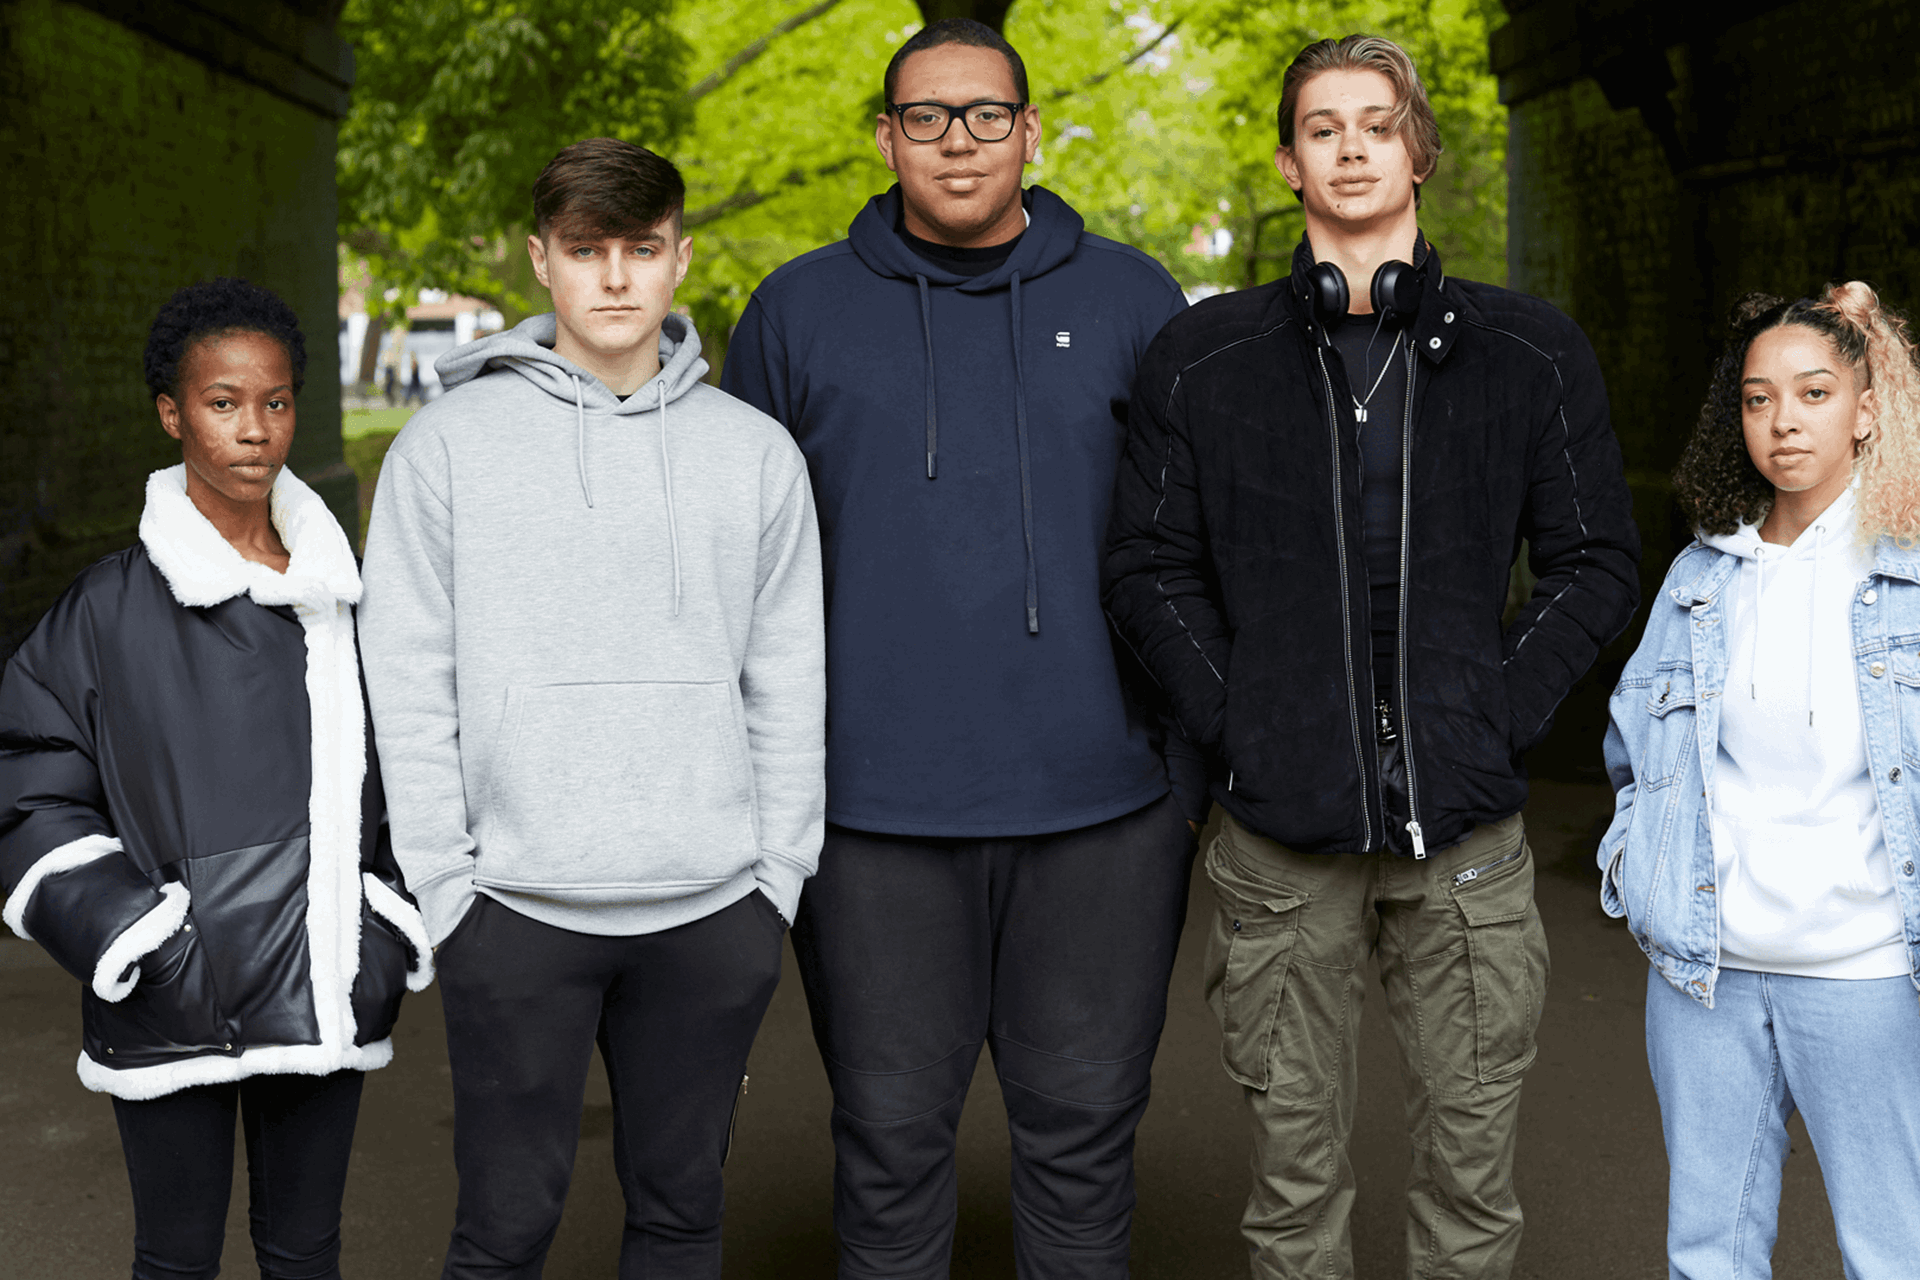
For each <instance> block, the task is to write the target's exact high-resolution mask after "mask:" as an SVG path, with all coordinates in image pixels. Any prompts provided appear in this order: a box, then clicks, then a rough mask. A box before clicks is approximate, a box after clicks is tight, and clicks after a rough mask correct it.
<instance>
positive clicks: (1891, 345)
mask: <svg viewBox="0 0 1920 1280" xmlns="http://www.w3.org/2000/svg"><path fill="white" fill-rule="evenodd" d="M1729 320H1730V321H1731V326H1732V331H1731V332H1730V333H1729V334H1728V336H1727V342H1726V345H1725V346H1724V347H1723V348H1722V349H1721V352H1720V358H1719V359H1718V360H1717V361H1716V362H1715V364H1714V371H1713V380H1712V383H1711V384H1710V385H1709V387H1708V389H1707V399H1706V403H1704V404H1703V405H1701V407H1700V418H1699V421H1698V422H1697V423H1696V424H1695V426H1694V429H1693V435H1692V436H1691V437H1690V438H1689V439H1688V441H1687V447H1686V450H1685V452H1683V453H1682V454H1681V456H1680V464H1679V466H1677V467H1675V468H1674V473H1673V492H1674V497H1675V498H1676V499H1677V500H1678V501H1679V503H1680V505H1681V507H1682V508H1684V509H1685V511H1686V513H1687V516H1688V517H1689V518H1690V519H1691V520H1692V522H1693V524H1694V527H1695V528H1697V529H1699V530H1701V531H1702V532H1704V533H1732V532H1733V531H1734V530H1735V529H1736V528H1737V527H1738V526H1739V525H1740V524H1741V523H1742V522H1745V523H1748V524H1758V523H1760V521H1761V520H1763V519H1764V518H1765V517H1766V514H1767V509H1768V508H1769V507H1771V506H1772V505H1773V486H1772V485H1770V484H1768V483H1767V481H1766V479H1765V478H1764V477H1763V476H1761V474H1760V470H1759V468H1758V467H1756V466H1754V464H1753V459H1752V458H1751V457H1750V456H1749V455H1748V453H1747V445H1746V437H1745V434H1744V432H1743V430H1742V426H1741V416H1740V391H1741V386H1740V384H1741V379H1742V377H1743V376H1744V373H1745V369H1746V359H1747V350H1748V348H1750V347H1751V346H1752V345H1753V340H1754V339H1755V338H1757V337H1759V336H1760V335H1761V334H1763V333H1765V332H1767V331H1768V330H1769V329H1778V328H1780V327H1782V326H1784V325H1790V324H1796V325H1800V326H1802V327H1804V328H1808V329H1812V330H1813V331H1814V332H1816V333H1818V334H1820V335H1822V336H1823V337H1825V338H1826V339H1827V340H1828V342H1830V343H1831V344H1832V346H1833V350H1834V354H1835V355H1837V356H1839V357H1840V359H1841V360H1842V361H1843V362H1844V363H1845V364H1846V365H1847V367H1848V368H1850V369H1852V370H1853V371H1854V375H1855V377H1856V378H1858V379H1859V381H1860V385H1861V387H1862V388H1863V389H1865V388H1871V389H1872V390H1873V396H1874V423H1873V429H1872V431H1871V433H1870V434H1869V435H1868V436H1867V438H1866V439H1865V440H1864V441H1862V442H1861V444H1860V447H1859V449H1858V451H1857V452H1856V454H1855V456H1854V460H1853V474H1854V479H1855V482H1856V483H1857V485H1858V495H1859V496H1858V508H1857V509H1858V512H1859V520H1860V532H1861V535H1862V536H1863V537H1866V538H1874V537H1879V536H1882V535H1884V536H1886V537H1890V538H1893V539H1895V540H1897V541H1898V542H1900V543H1901V544H1902V545H1907V546H1911V545H1913V544H1914V543H1916V542H1920V364H1916V356H1915V348H1914V343H1913V341H1912V339H1911V338H1910V337H1909V336H1908V333H1907V322H1906V319H1905V318H1904V317H1903V316H1901V315H1900V313H1898V312H1897V311H1894V310H1893V309H1892V308H1890V307H1887V306H1885V305H1884V304H1882V303H1881V301H1880V298H1879V296H1878V295H1877V294H1875V293H1874V291H1873V289H1872V287H1871V286H1869V285H1867V284H1865V283H1864V282H1862V281H1859V280H1849V281H1848V282H1846V283H1845V284H1834V285H1829V286H1827V288H1826V289H1825V290H1823V291H1822V293H1821V296H1820V297H1819V298H1818V299H1814V298H1801V299H1800V300H1798V301H1796V302H1787V301H1785V300H1784V299H1781V298H1776V297H1771V296H1769V295H1767V294H1760V293H1751V294H1748V295H1747V296H1746V297H1744V298H1742V299H1740V301H1739V302H1737V303H1735V304H1734V307H1733V312H1732V315H1731V316H1730V317H1729Z"/></svg>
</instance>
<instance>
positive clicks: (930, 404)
mask: <svg viewBox="0 0 1920 1280" xmlns="http://www.w3.org/2000/svg"><path fill="white" fill-rule="evenodd" d="M914 279H915V280H917V281H919V283H920V331H921V332H922V333H923V334H925V335H926V338H927V479H929V480H931V479H933V476H934V470H935V467H934V459H935V458H936V457H937V456H938V455H939V452H940V415H939V414H938V413H937V412H936V411H935V409H934V401H933V295H932V293H931V292H930V291H929V290H928V288H927V278H926V277H925V276H919V275H917V276H915V277H914Z"/></svg>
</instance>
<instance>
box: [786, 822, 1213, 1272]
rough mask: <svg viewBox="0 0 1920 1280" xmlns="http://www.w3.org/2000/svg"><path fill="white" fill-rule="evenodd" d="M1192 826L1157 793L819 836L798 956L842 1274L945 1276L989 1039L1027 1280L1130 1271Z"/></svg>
mask: <svg viewBox="0 0 1920 1280" xmlns="http://www.w3.org/2000/svg"><path fill="white" fill-rule="evenodd" d="M1193 844H1194V841H1193V835H1192V833H1191V832H1190V831H1189V829H1188V827H1187V824H1186V822H1185V821H1184V820H1183V819H1182V818H1181V816H1180V813H1179V809H1178V807H1177V806H1176V805H1175V804H1174V803H1173V801H1172V799H1171V798H1168V799H1164V800H1160V801H1157V802H1156V803H1154V804H1151V805H1148V806H1147V807H1146V808H1144V809H1141V810H1139V811H1138V812H1135V813H1131V814H1128V815H1126V816H1125V817H1121V818H1116V819H1114V820H1112V821H1110V822H1103V823H1100V824H1099V825H1097V826H1092V827H1084V828H1081V829H1079V830H1075V831H1063V832H1059V833H1057V834H1053V835H1044V836H1030V837H1023V838H1018V839H995V840H945V839H928V838H920V837H907V836H883V835H872V834H867V833H863V832H858V831H849V830H845V829H843V828H838V827H829V828H828V829H827V840H826V847H825V849H824V850H823V851H822V853H821V857H820V870H819V873H818V874H816V875H815V876H814V878H813V879H812V880H810V881H809V882H808V883H807V889H806V893H805V894H804V895H803V896H802V898H801V903H800V918H799V919H798V920H797V921H796V922H795V925H794V948H795V951H796V952H797V954H798V956H799V961H800V976H801V980H802V981H803V982H804V983H805V985H806V991H807V1001H808V1004H809V1005H810V1006H811V1008H812V1011H813V1029H814V1037H815V1039H816V1040H817V1041H818V1043H819V1046H820V1054H821V1057H822V1058H823V1059H824V1060H825V1062H826V1067H827V1075H828V1078H829V1079H830V1080H831V1082H832V1084H833V1095H834V1109H833V1142H834V1154H835V1157H836V1159H835V1165H834V1197H833V1201H834V1203H833V1216H834V1225H835V1227H836V1228H838V1230H839V1233H840V1275H841V1276H842V1277H847V1278H848V1280H852V1278H854V1277H858V1278H859V1280H869V1278H872V1277H885V1278H886V1280H925V1278H930V1277H942V1276H945V1275H946V1274H947V1264H948V1259H949V1256H950V1254H951V1252H952V1247H953V1229H954V1218H955V1213H956V1209H957V1184H956V1179H955V1169H954V1145H955V1134H956V1131H957V1128H958V1126H959V1122H960V1109H961V1105H962V1103H963V1102H964V1101H965V1099H966V1095H967V1085H968V1082H969V1081H970V1080H971V1079H972V1076H973V1068H974V1063H975V1062H976V1061H977V1060H978V1059H979V1056H980V1045H981V1043H982V1041H984V1042H986V1043H987V1044H989V1045H991V1046H992V1048H993V1062H994V1068H995V1070H996V1071H997V1072H998V1073H999V1076H1000V1087H1001V1090H1002V1092H1003V1094H1004V1095H1005V1097H1006V1103H1007V1125H1008V1128H1009V1130H1010V1132H1011V1135H1012V1141H1013V1222H1014V1255H1015V1260H1016V1264H1017V1266H1018V1269H1019V1274H1020V1277H1021V1280H1068V1278H1071V1280H1095V1278H1096V1277H1097V1278H1100V1280H1107V1278H1109V1277H1120V1276H1124V1275H1126V1274H1127V1246H1128V1234H1129V1229H1130V1227H1131V1223H1132V1216H1133V1131H1134V1127H1135V1126H1136V1125H1138V1124H1139V1122H1140V1117H1141V1115H1142V1114H1144V1113H1145V1111H1146V1108H1147V1089H1148V1083H1149V1078H1150V1074H1151V1068H1152V1065H1153V1052H1154V1049H1155V1047H1156V1046H1157V1044H1158V1043H1159V1039H1160V1028H1161V1025H1162V1023H1163V1022H1164V1021H1165V1019H1166V1000H1167V979H1168V976H1169V974H1170V972H1171V970H1172V968H1173V953H1174V947H1175V946H1176V944H1177V943H1178V941H1179V937H1180V926H1181V922H1182V920H1183V919H1184V917H1185V914H1186V897H1187V874H1188V868H1189V866H1190V863H1191V860H1192V852H1193Z"/></svg>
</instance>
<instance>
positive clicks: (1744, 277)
mask: <svg viewBox="0 0 1920 1280" xmlns="http://www.w3.org/2000/svg"><path fill="white" fill-rule="evenodd" d="M1576 7H1578V6H1576ZM1612 7H1614V8H1619V7H1620V6H1619V5H1614V6H1612ZM1521 16H1522V17H1524V16H1525V15H1524V14H1522V15H1521ZM1672 34H1674V35H1675V37H1676V43H1674V44H1672V45H1670V46H1668V47H1666V48H1665V50H1664V55H1665V57H1666V60H1667V64H1668V66H1669V68H1670V69H1671V71H1672V72H1673V78H1674V81H1675V87H1674V88H1673V89H1672V90H1671V91H1670V92H1669V93H1668V94H1667V95H1666V96H1667V98H1668V100H1669V102H1670V103H1671V104H1672V105H1673V107H1674V109H1675V113H1676V123H1677V132H1678V135H1679V139H1680V141H1681V143H1682V145H1683V146H1684V149H1685V150H1684V155H1683V156H1682V157H1680V158H1679V160H1678V163H1675V162H1673V161H1672V160H1670V158H1669V156H1668V155H1667V154H1666V153H1665V151H1664V150H1663V148H1662V146H1661V143H1660V141H1659V140H1658V139H1657V138H1656V136H1655V134H1654V132H1653V131H1652V130H1651V129H1650V128H1649V126H1648V123H1647V121H1646V119H1645V118H1644V116H1643V114H1642V112H1640V111H1638V110H1633V109H1625V110H1615V109H1614V108H1612V107H1611V106H1609V104H1608V102H1607V99H1606V96H1605V95H1604V93H1603V92H1602V90H1601V88H1600V85H1599V84H1598V83H1597V82H1596V80H1595V79H1594V78H1592V77H1591V76H1582V77H1580V78H1577V79H1574V80H1572V81H1571V82H1570V83H1565V84H1561V85H1559V86H1557V87H1555V88H1553V89H1551V90H1549V91H1548V92H1545V93H1542V94H1540V95H1538V96H1536V97H1531V98H1529V99H1528V100H1526V101H1524V102H1520V103H1516V104H1514V105H1513V106H1512V110H1511V112H1510V115H1509V142H1508V153H1507V154H1508V164H1509V180H1508V191H1509V198H1508V199H1509V204H1508V209H1509V219H1508V233H1507V245H1508V271H1509V276H1510V279H1511V282H1512V284H1513V286H1514V287H1515V288H1518V289H1522V290H1525V291H1526V292H1528V293H1532V294H1537V295H1538V296H1540V297H1543V298H1546V299H1548V300H1549V301H1551V302H1553V303H1554V304H1556V305H1557V306H1559V307H1561V308H1563V309H1564V310H1566V311H1567V312H1568V314H1570V315H1572V316H1573V317H1574V319H1576V320H1577V321H1579V322H1580V324H1581V326H1582V328H1584V329H1585V330H1586V333H1587V336H1588V337H1589V338H1590V339H1591V340H1592V341H1593V344H1594V348H1595V350H1596V351H1597V352H1598V354H1599V357H1600V364H1601V367H1602V369H1604V370H1605V372H1606V375H1607V386H1608V390H1609V393H1610V395H1611V397H1612V401H1613V417H1614V427H1615V430H1616V431H1617V432H1618V434H1619V436H1620V441H1621V445H1622V448H1623V449H1624V451H1625V454H1626V460H1627V467H1628V471H1629V473H1630V477H1631V478H1632V479H1633V481H1634V482H1635V490H1636V498H1637V501H1638V503H1639V512H1640V516H1641V529H1642V532H1643V533H1644V534H1645V535H1646V536H1647V544H1648V546H1647V550H1648V561H1649V563H1648V566H1647V572H1648V575H1649V576H1650V577H1651V578H1652V579H1653V580H1655V581H1657V580H1658V577H1659V576H1660V574H1661V573H1662V572H1663V571H1664V570H1665V567H1666V562H1667V560H1668V559H1670V558H1671V556H1672V554H1673V553H1674V552H1675V551H1677V550H1678V549H1679V547H1680V546H1681V545H1684V543H1685V541H1686V540H1687V539H1688V538H1689V537H1690V536H1691V535H1690V533H1689V532H1688V531H1687V530H1686V529H1684V528H1683V527H1678V526H1676V524H1675V523H1674V521H1675V520H1677V513H1672V512H1669V510H1668V498H1667V494H1668V488H1667V476H1668V473H1669V472H1670V471H1671V470H1672V467H1673V464H1674V462H1675V461H1676V460H1677V459H1678V457H1679V453H1680V449H1681V446H1682V445H1683V444H1684V442H1685V440H1686V436H1687V433H1688V431H1689V430H1690V429H1691V427H1692V424H1693V420H1694V418H1695V416H1696V414H1697V413H1698V411H1699V406H1700V400H1701V397H1702V395H1703V394H1704V393H1705V390H1706V382H1707V374H1708V370H1709V366H1710V364H1711V362H1712V358H1713V355H1714V353H1715V352H1716V351H1717V350H1718V347H1719V342H1720V339H1721V337H1722V336H1723V334H1724V321H1725V316H1726V313H1727V309H1728V307H1729V306H1730V305H1731V304H1732V302H1733V301H1734V299H1736V298H1737V297H1739V296H1740V295H1741V294H1743V293H1746V292H1749V291H1751V290H1756V289H1757V290H1764V291H1766V292H1770V293H1779V294H1785V295H1788V296H1798V295H1801V294H1807V293H1811V292H1813V291H1814V290H1816V289H1818V288H1819V287H1820V286H1822V285H1823V284H1825V283H1826V282H1827V281H1829V280H1835V279H1864V280H1867V281H1869V282H1870V283H1872V284H1873V285H1874V286H1875V287H1876V288H1878V289H1879V290H1880V291H1881V293H1882V296H1883V297H1885V298H1886V299H1887V300H1888V301H1890V302H1892V303H1893V304H1894V305H1896V306H1899V307H1901V308H1903V309H1906V310H1909V311H1913V310H1916V309H1920V163H1917V162H1920V137H1917V136H1916V134H1917V130H1916V125H1917V124H1920V121H1917V120H1916V114H1920V6H1915V5H1913V4H1911V3H1910V0H1846V2H1844V3H1833V2H1832V0H1824V2H1819V0H1807V2H1803V3H1793V4H1784V5H1776V6H1774V7H1772V8H1770V9H1769V10H1767V11H1766V12H1762V13H1758V14H1755V15H1754V16H1751V17H1748V18H1746V19H1744V20H1742V21H1738V22H1733V23H1724V22H1723V23H1722V24H1720V25H1719V26H1718V28H1717V29H1709V30H1707V31H1704V32H1702V31H1700V30H1698V29H1697V28H1696V29H1694V30H1692V31H1688V30H1687V29H1684V28H1675V29H1674V30H1673V32H1672ZM1683 35H1685V36H1687V37H1688V38H1686V39H1680V38H1679V37H1681V36H1683ZM1670 516H1671V517H1672V518H1671V519H1670Z"/></svg>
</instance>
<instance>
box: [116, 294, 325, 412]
mask: <svg viewBox="0 0 1920 1280" xmlns="http://www.w3.org/2000/svg"><path fill="white" fill-rule="evenodd" d="M232 333H258V334H261V335H263V336H265V337H268V338H272V339H273V340H274V341H275V342H277V343H279V344H280V345H281V346H282V347H283V348H285V349H286V353H287V363H288V364H290V365H292V366H293V390H294V394H295V395H298V394H299V392H300V388H301V386H302V384H304V383H305V382H306V378H307V343H306V339H305V338H302V337H301V336H300V317H298V316H296V315H295V314H294V313H293V308H292V307H290V306H288V305H287V304H286V303H284V302H282V301H281V300H280V298H279V295H277V294H275V293H274V292H273V291H272V290H270V289H262V288H261V287H260V286H259V285H257V284H249V283H248V282H247V281H245V280H236V279H234V278H232V277H230V276H221V277H219V278H217V279H214V280H203V281H201V282H200V283H198V284H190V285H187V286H186V287H184V288H182V289H177V290H175V291H174V295H173V296H172V297H171V298H168V299H167V302H166V305H165V306H163V307H161V308H160V314H159V315H157V316H155V317H154V318H153V328H152V329H150V330H149V331H148V332H147V353H146V364H147V391H148V393H149V394H150V395H152V396H154V397H155V398H156V399H157V398H159V397H160V396H174V397H175V398H176V399H177V398H178V396H179V391H178V388H179V385H180V366H181V365H183V364H185V363H186V359H187V353H188V352H189V351H191V350H193V348H194V346H195V345H196V344H197V343H199V342H202V341H204V340H205V339H208V338H220V337H225V336H226V335H228V334H232Z"/></svg>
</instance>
